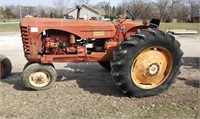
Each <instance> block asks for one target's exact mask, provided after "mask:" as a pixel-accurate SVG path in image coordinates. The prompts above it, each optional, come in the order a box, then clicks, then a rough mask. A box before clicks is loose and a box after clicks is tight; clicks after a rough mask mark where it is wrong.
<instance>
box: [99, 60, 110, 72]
mask: <svg viewBox="0 0 200 119" xmlns="http://www.w3.org/2000/svg"><path fill="white" fill-rule="evenodd" d="M99 64H100V65H101V66H102V67H103V68H105V69H106V70H108V71H110V70H111V66H110V61H103V62H99Z"/></svg>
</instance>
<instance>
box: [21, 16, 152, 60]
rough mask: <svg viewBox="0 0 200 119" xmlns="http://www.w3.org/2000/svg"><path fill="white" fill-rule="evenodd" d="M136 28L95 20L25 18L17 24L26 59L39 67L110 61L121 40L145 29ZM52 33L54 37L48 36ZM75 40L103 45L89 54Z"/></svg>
mask: <svg viewBox="0 0 200 119" xmlns="http://www.w3.org/2000/svg"><path fill="white" fill-rule="evenodd" d="M137 26H138V24H137V23H135V22H133V21H126V20H123V21H121V22H117V23H111V22H103V21H95V20H67V19H51V18H24V19H22V20H21V22H20V28H21V34H22V41H23V48H24V54H25V57H26V59H27V60H28V61H31V62H41V63H52V62H99V61H110V60H112V52H113V50H115V49H116V48H117V46H118V44H119V43H120V42H121V41H122V40H124V39H125V38H126V37H128V36H129V35H130V34H134V33H135V32H136V30H137V29H138V28H141V29H144V28H148V26H139V27H137ZM123 28H124V29H123ZM44 31H45V33H46V31H48V32H50V35H46V34H45V33H44ZM52 31H56V33H51V32H52ZM57 32H58V33H57ZM44 34H45V35H44ZM44 37H45V38H44ZM77 38H81V39H85V40H87V42H88V40H90V41H92V39H100V40H103V41H104V42H105V43H104V46H98V45H97V46H95V47H94V50H96V51H91V53H88V51H87V48H86V46H84V45H83V44H81V43H76V39H77ZM92 42H93V41H92ZM41 52H42V53H41Z"/></svg>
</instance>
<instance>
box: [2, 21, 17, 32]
mask: <svg viewBox="0 0 200 119" xmlns="http://www.w3.org/2000/svg"><path fill="white" fill-rule="evenodd" d="M19 30H20V29H19V23H17V22H14V23H12V22H11V23H9V22H7V23H0V32H19Z"/></svg>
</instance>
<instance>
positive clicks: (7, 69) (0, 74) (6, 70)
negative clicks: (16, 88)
mask: <svg viewBox="0 0 200 119" xmlns="http://www.w3.org/2000/svg"><path fill="white" fill-rule="evenodd" d="M0 65H1V70H0V78H1V79H4V78H6V77H8V76H9V74H10V73H11V71H12V63H11V61H10V60H9V59H8V58H7V57H6V56H4V55H2V54H0Z"/></svg>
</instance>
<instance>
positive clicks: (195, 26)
mask: <svg viewBox="0 0 200 119" xmlns="http://www.w3.org/2000/svg"><path fill="white" fill-rule="evenodd" d="M160 29H162V30H173V29H186V30H197V31H198V33H199V34H200V23H161V24H160Z"/></svg>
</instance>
